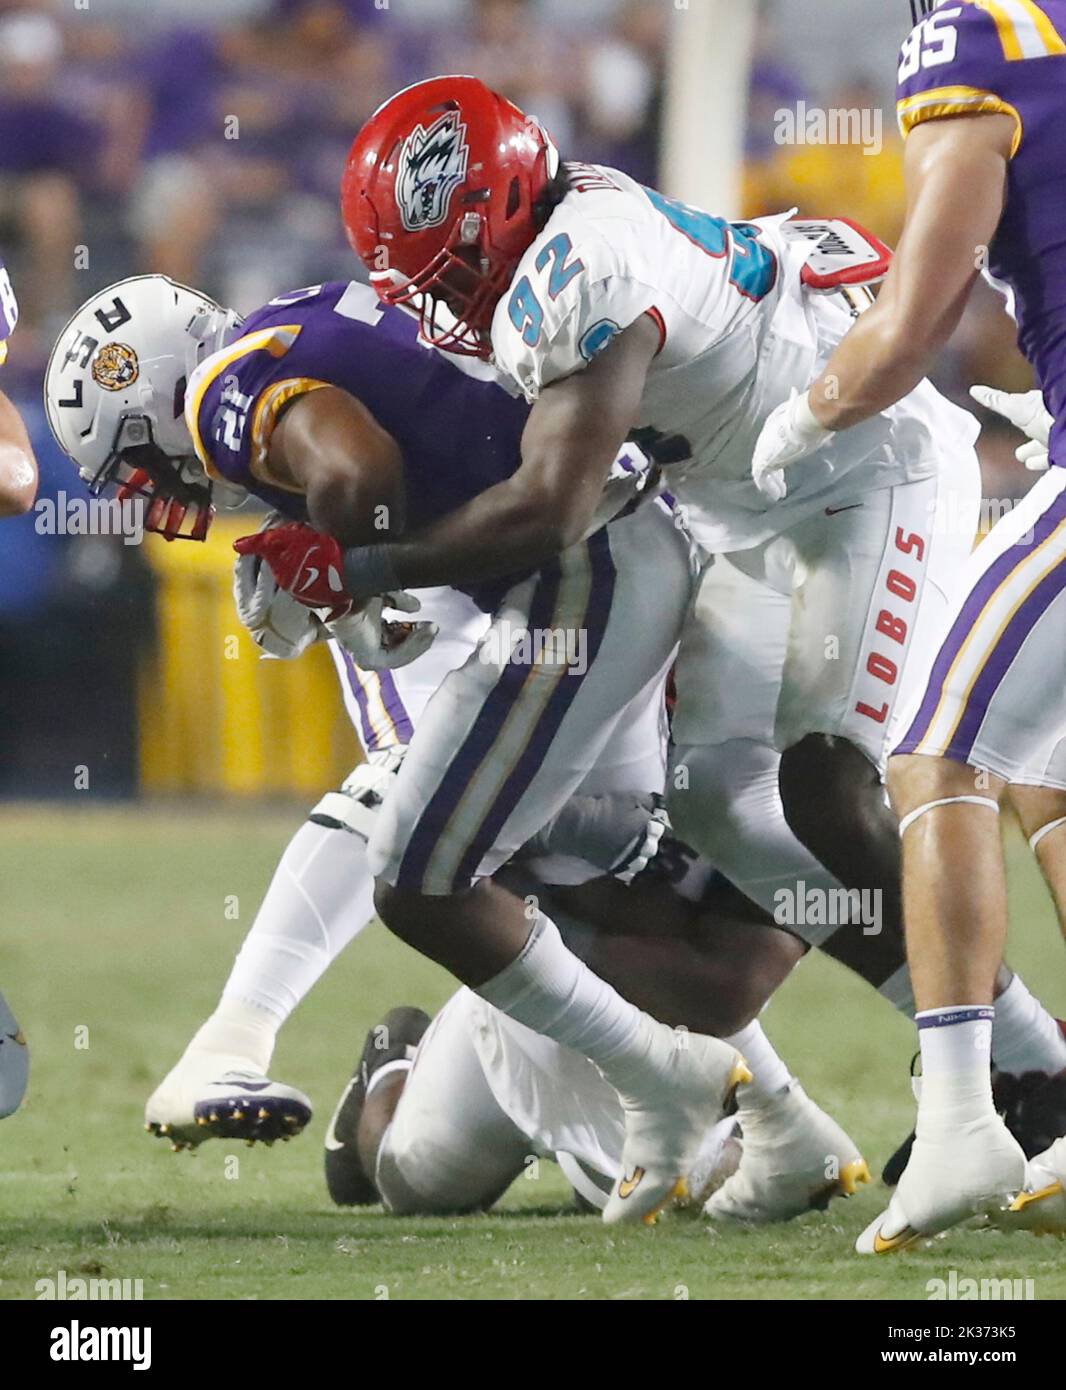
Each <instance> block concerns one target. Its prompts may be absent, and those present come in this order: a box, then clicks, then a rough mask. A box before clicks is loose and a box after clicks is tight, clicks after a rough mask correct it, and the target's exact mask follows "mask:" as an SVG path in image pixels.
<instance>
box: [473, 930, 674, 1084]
mask: <svg viewBox="0 0 1066 1390" xmlns="http://www.w3.org/2000/svg"><path fill="white" fill-rule="evenodd" d="M477 993H478V994H480V995H481V997H482V998H483V999H486V1000H488V1002H489V1003H490V1004H492V1005H494V1006H495V1007H496V1008H497V1009H499V1010H501V1012H503V1013H505V1014H508V1015H509V1016H510V1017H511V1018H513V1019H517V1021H518V1022H519V1023H524V1024H525V1025H526V1027H527V1028H532V1029H533V1031H534V1032H536V1033H542V1034H543V1035H544V1036H545V1037H547V1038H552V1039H553V1040H554V1041H555V1042H557V1043H561V1044H562V1045H563V1046H564V1047H570V1048H573V1050H574V1051H575V1052H580V1053H583V1054H584V1056H586V1057H588V1058H589V1059H590V1060H591V1061H593V1062H595V1064H596V1066H598V1067H599V1069H600V1071H602V1072H603V1074H604V1076H605V1077H606V1078H607V1080H608V1082H610V1084H611V1085H612V1086H613V1087H614V1088H615V1089H616V1090H617V1091H621V1092H623V1093H628V1092H629V1089H630V1087H631V1086H634V1087H635V1088H636V1089H637V1090H638V1091H639V1090H642V1089H644V1088H646V1087H647V1086H648V1085H649V1084H652V1083H654V1081H655V1080H656V1079H657V1078H658V1077H659V1076H660V1075H661V1071H662V1068H661V1064H660V1063H658V1062H657V1060H656V1058H655V1055H654V1054H652V1055H649V1054H651V1053H652V1043H653V1042H654V1041H655V1040H656V1038H657V1037H658V1035H659V1033H660V1032H661V1031H665V1032H670V1031H671V1030H669V1029H667V1028H666V1025H665V1024H661V1023H657V1022H656V1021H655V1020H654V1019H653V1018H651V1017H649V1015H648V1014H645V1013H641V1011H640V1010H639V1009H638V1008H637V1007H636V1006H635V1005H633V1004H630V1003H628V1002H627V1001H626V1000H625V999H623V998H622V996H621V995H620V994H619V993H618V992H617V990H615V989H612V987H611V986H610V985H609V984H607V982H606V981H605V980H601V979H600V977H599V976H598V975H595V974H593V972H592V971H591V970H590V969H589V968H588V966H587V965H585V964H583V963H582V962H581V961H580V960H578V958H577V956H575V955H574V954H573V952H572V951H570V950H569V949H568V948H567V946H566V945H564V943H563V939H562V937H561V936H560V935H559V930H558V928H557V927H556V925H555V923H554V922H552V921H551V919H550V918H548V917H545V916H544V914H543V913H541V914H540V915H539V916H538V918H537V921H536V924H535V925H534V927H533V930H532V931H531V932H530V934H529V940H528V941H527V942H526V944H525V946H524V947H523V948H522V950H521V952H520V953H519V955H518V956H517V957H516V958H515V959H514V960H513V961H512V962H511V964H510V965H508V966H506V967H505V968H504V969H503V970H501V971H500V973H499V974H498V975H496V976H494V977H493V979H491V980H489V981H487V982H486V983H485V984H484V985H482V986H481V987H480V989H478V991H477ZM656 1051H658V1050H656ZM659 1055H660V1056H661V1053H659Z"/></svg>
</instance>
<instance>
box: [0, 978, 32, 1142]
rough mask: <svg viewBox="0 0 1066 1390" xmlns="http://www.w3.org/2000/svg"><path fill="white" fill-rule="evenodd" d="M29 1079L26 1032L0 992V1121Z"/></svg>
mask: <svg viewBox="0 0 1066 1390" xmlns="http://www.w3.org/2000/svg"><path fill="white" fill-rule="evenodd" d="M29 1079H30V1049H29V1046H28V1045H27V1043H26V1035H25V1034H24V1033H23V1031H22V1029H21V1028H20V1027H19V1026H18V1023H17V1022H16V1020H15V1015H14V1014H13V1013H12V1012H11V1010H10V1009H9V1008H8V1006H7V1000H6V999H5V998H4V996H3V995H2V994H0V1120H2V1119H4V1118H5V1116H7V1115H13V1114H14V1113H15V1111H16V1110H17V1109H18V1108H19V1106H20V1105H21V1104H22V1097H23V1096H24V1095H25V1094H26V1086H27V1085H28V1083H29Z"/></svg>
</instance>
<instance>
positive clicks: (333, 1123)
mask: <svg viewBox="0 0 1066 1390" xmlns="http://www.w3.org/2000/svg"><path fill="white" fill-rule="evenodd" d="M358 1079H359V1076H358V1073H357V1074H356V1075H355V1076H353V1077H352V1079H351V1080H350V1081H349V1082H348V1084H347V1086H345V1088H344V1090H343V1091H342V1092H341V1098H340V1100H339V1101H338V1102H337V1108H336V1110H334V1112H333V1118H332V1119H331V1120H330V1122H329V1129H327V1130H326V1148H327V1149H330V1150H331V1151H333V1152H336V1150H337V1149H343V1148H345V1147H346V1146H345V1145H344V1144H343V1143H342V1142H341V1141H340V1140H339V1139H338V1138H337V1120H338V1119H339V1118H340V1113H341V1111H342V1110H343V1109H344V1102H345V1101H346V1100H347V1099H348V1096H349V1094H350V1093H351V1089H352V1087H353V1086H354V1085H355V1083H356V1081H358Z"/></svg>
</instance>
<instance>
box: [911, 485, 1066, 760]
mask: <svg viewBox="0 0 1066 1390" xmlns="http://www.w3.org/2000/svg"><path fill="white" fill-rule="evenodd" d="M1064 518H1066V491H1064V492H1061V493H1059V495H1058V496H1057V497H1055V498H1053V499H1052V501H1051V502H1050V503H1049V505H1048V507H1047V509H1046V510H1045V511H1044V512H1042V513H1041V516H1040V519H1039V520H1038V521H1037V523H1036V525H1035V526H1034V527H1033V530H1032V537H1031V539H1029V540H1019V541H1016V542H1015V543H1014V545H1012V546H1008V548H1007V549H1006V550H1005V551H1004V552H1003V554H1002V555H999V556H997V557H996V559H995V560H994V561H993V562H992V564H990V565H989V567H988V569H986V570H985V572H984V573H983V574H982V575H981V576H980V578H979V579H978V580H977V583H976V584H975V585H974V586H973V588H972V589H971V590H970V592H969V594H967V596H966V601H965V602H964V603H963V605H962V609H961V611H960V613H959V616H958V617H957V618H956V619H955V621H954V623H952V625H951V631H950V632H949V633H948V635H947V637H946V638H945V639H944V642H943V645H942V646H941V648H940V651H939V652H938V653H937V656H936V660H935V661H934V662H933V669H932V671H931V673H930V676H929V683H928V685H927V686H926V690H925V696H924V698H923V699H922V703H921V706H920V708H919V710H918V713H917V714H916V715H915V717H914V720H913V722H912V724H911V726H910V728H909V729H908V730H907V732H906V733H905V734H904V736H903V738H902V739H901V740H900V742H899V744H898V745H897V746H896V748H895V749H894V750H893V751H894V752H895V753H897V754H898V753H913V752H914V750H915V749H916V748H917V747H918V745H919V744H920V743H921V742H922V740H923V739H924V738H925V736H926V734H927V733H928V732H929V728H930V725H931V724H932V722H933V718H934V716H935V715H936V712H937V709H938V708H939V707H940V701H941V698H942V696H943V693H944V683H945V681H946V680H947V677H948V673H949V671H950V670H951V667H952V664H953V663H954V661H955V658H956V657H957V656H958V654H959V652H960V650H961V649H962V646H963V643H964V642H965V641H966V638H967V637H968V636H969V633H970V631H971V629H972V628H973V626H974V624H975V623H976V622H977V621H978V619H979V618H980V616H981V614H982V613H983V612H984V608H985V605H986V604H987V603H988V601H989V599H990V598H991V597H992V595H993V594H994V593H995V592H996V590H997V589H998V588H999V586H1000V585H1001V584H1002V583H1003V582H1004V580H1006V579H1008V578H1009V577H1010V575H1011V573H1012V572H1013V571H1014V570H1016V569H1017V568H1018V566H1019V565H1020V564H1022V562H1023V561H1025V560H1027V559H1028V558H1029V556H1030V555H1032V554H1033V552H1034V550H1035V549H1036V547H1037V546H1038V545H1040V544H1042V542H1043V541H1045V540H1047V538H1048V536H1050V535H1051V533H1052V531H1054V529H1055V527H1056V526H1058V525H1059V524H1060V522H1062V520H1063V519H1064ZM1001 524H1002V523H1001Z"/></svg>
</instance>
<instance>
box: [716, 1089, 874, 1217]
mask: <svg viewBox="0 0 1066 1390" xmlns="http://www.w3.org/2000/svg"><path fill="white" fill-rule="evenodd" d="M739 1119H740V1125H741V1129H742V1131H743V1135H744V1139H743V1156H742V1158H741V1160H740V1167H739V1168H738V1169H737V1171H736V1172H735V1173H734V1174H733V1176H732V1177H731V1178H729V1179H728V1181H727V1182H725V1183H723V1185H722V1186H721V1187H720V1188H719V1189H718V1191H717V1192H716V1193H714V1195H713V1196H712V1197H711V1199H710V1201H709V1202H708V1203H707V1205H706V1206H705V1207H704V1209H703V1210H704V1212H705V1214H706V1215H707V1216H709V1217H712V1218H713V1219H714V1220H716V1221H747V1222H757V1223H760V1224H765V1223H767V1222H770V1221H790V1220H791V1219H792V1218H793V1217H794V1216H799V1215H801V1214H802V1213H803V1212H805V1211H810V1210H812V1209H815V1210H819V1211H824V1210H825V1208H826V1207H827V1206H828V1205H829V1202H830V1200H831V1199H832V1198H833V1197H851V1196H853V1195H854V1194H855V1192H856V1191H857V1189H858V1188H859V1186H860V1185H861V1184H863V1183H868V1182H869V1181H870V1170H869V1168H868V1167H867V1165H866V1160H865V1159H864V1158H863V1156H862V1154H861V1153H860V1152H859V1150H858V1149H857V1148H856V1147H855V1145H854V1144H853V1143H852V1141H851V1140H850V1139H849V1138H848V1136H847V1135H846V1134H845V1133H844V1131H843V1130H842V1129H841V1128H840V1126H839V1125H838V1124H837V1122H836V1121H835V1120H834V1119H832V1118H831V1117H830V1116H829V1115H827V1114H826V1113H825V1111H824V1110H821V1109H819V1107H818V1106H817V1105H815V1103H814V1101H813V1100H811V1098H810V1096H808V1095H807V1093H806V1092H805V1091H804V1089H803V1087H802V1086H801V1085H800V1084H799V1082H798V1081H793V1082H791V1083H790V1084H789V1085H788V1086H787V1087H786V1088H785V1089H784V1090H783V1091H781V1092H780V1093H779V1094H778V1095H776V1096H773V1097H771V1098H770V1099H768V1100H765V1101H760V1103H759V1104H757V1105H753V1104H746V1103H744V1102H742V1103H741V1107H740V1113H739Z"/></svg>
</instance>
